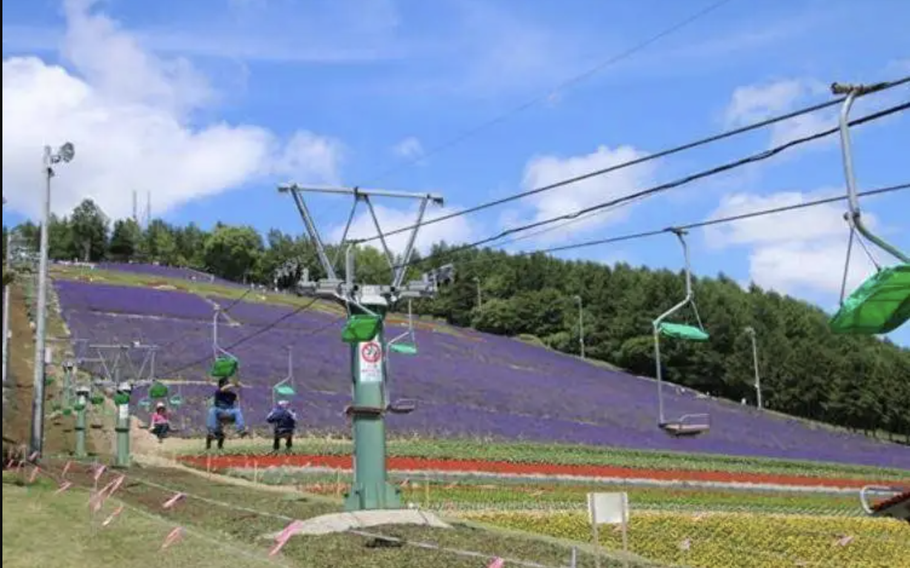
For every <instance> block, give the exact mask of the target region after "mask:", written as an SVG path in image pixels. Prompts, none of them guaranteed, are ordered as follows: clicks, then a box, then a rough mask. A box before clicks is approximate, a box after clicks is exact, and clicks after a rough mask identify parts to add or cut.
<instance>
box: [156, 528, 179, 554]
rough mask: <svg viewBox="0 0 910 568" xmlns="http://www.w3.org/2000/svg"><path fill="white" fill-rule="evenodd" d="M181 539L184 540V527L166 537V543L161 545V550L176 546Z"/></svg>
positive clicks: (176, 529)
mask: <svg viewBox="0 0 910 568" xmlns="http://www.w3.org/2000/svg"><path fill="white" fill-rule="evenodd" d="M181 538H183V527H177V528H175V529H174V530H172V531H171V532H169V533H168V534H167V536H166V537H164V542H163V543H162V544H161V550H164V549H165V548H167V547H169V546H171V545H172V544H176V543H177V542H179V541H180V539H181Z"/></svg>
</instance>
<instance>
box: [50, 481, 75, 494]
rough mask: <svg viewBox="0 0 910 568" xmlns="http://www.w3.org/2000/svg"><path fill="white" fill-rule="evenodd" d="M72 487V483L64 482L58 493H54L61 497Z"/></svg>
mask: <svg viewBox="0 0 910 568" xmlns="http://www.w3.org/2000/svg"><path fill="white" fill-rule="evenodd" d="M72 486H73V482H72V481H64V482H63V483H61V484H60V488H59V489H57V490H56V491H54V495H60V494H61V493H63V492H64V491H66V490H67V489H69V488H70V487H72Z"/></svg>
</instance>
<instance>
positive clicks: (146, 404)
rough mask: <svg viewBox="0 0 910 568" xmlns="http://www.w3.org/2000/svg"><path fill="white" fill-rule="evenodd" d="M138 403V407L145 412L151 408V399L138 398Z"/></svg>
mask: <svg viewBox="0 0 910 568" xmlns="http://www.w3.org/2000/svg"><path fill="white" fill-rule="evenodd" d="M138 404H139V408H141V409H142V410H145V411H146V412H148V411H149V410H151V409H152V401H151V399H148V398H143V399H142V400H140V401H139V402H138Z"/></svg>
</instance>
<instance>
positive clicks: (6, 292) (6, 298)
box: [3, 231, 13, 388]
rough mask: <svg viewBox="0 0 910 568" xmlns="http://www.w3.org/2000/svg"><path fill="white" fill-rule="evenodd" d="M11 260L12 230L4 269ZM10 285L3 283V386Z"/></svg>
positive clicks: (6, 368) (7, 240)
mask: <svg viewBox="0 0 910 568" xmlns="http://www.w3.org/2000/svg"><path fill="white" fill-rule="evenodd" d="M12 260H13V231H10V232H9V233H8V234H7V235H6V269H7V270H10V268H11V267H12V264H13V262H12ZM11 288H12V287H11V286H10V285H8V284H4V285H3V388H6V374H7V370H8V369H9V297H10V290H11Z"/></svg>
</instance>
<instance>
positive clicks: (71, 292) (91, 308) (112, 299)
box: [55, 280, 214, 320]
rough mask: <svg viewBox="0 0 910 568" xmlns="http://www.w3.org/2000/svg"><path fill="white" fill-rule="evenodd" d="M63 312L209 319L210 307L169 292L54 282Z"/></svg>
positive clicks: (202, 302)
mask: <svg viewBox="0 0 910 568" xmlns="http://www.w3.org/2000/svg"><path fill="white" fill-rule="evenodd" d="M55 285H56V290H57V295H58V297H59V298H60V305H61V307H62V309H63V310H64V311H67V310H79V311H83V312H104V313H114V314H131V315H142V316H161V317H169V318H180V319H208V320H211V319H212V315H213V313H214V312H213V311H212V306H211V304H209V303H208V302H206V301H205V300H203V299H202V298H201V297H199V296H196V295H194V294H186V293H184V292H177V291H171V290H152V289H149V288H137V287H130V286H113V285H110V284H89V283H86V282H76V281H71V280H58V281H57V282H55Z"/></svg>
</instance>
